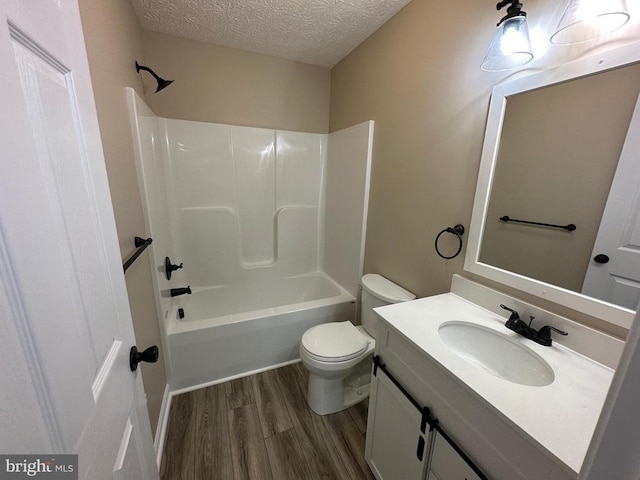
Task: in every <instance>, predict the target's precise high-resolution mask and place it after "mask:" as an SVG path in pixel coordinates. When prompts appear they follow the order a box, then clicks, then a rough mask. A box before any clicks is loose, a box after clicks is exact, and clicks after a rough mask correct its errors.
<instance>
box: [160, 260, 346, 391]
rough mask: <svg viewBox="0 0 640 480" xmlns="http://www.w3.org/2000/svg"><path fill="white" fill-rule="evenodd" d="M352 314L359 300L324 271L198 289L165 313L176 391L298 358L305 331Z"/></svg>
mask: <svg viewBox="0 0 640 480" xmlns="http://www.w3.org/2000/svg"><path fill="white" fill-rule="evenodd" d="M180 308H181V309H183V311H184V318H182V319H180V318H179V315H178V309H180ZM354 317H355V299H354V297H353V296H352V295H351V294H350V293H348V292H347V291H346V290H345V289H343V288H342V287H341V286H340V285H338V284H337V283H336V282H335V281H333V280H332V279H331V278H330V277H329V276H327V275H326V274H324V273H321V272H317V273H314V274H313V275H304V276H297V277H289V278H284V279H279V280H275V281H274V280H264V281H262V282H261V281H254V282H251V283H248V284H245V285H241V286H235V287H233V288H230V287H217V288H203V289H197V288H196V289H193V294H192V295H184V296H181V297H176V298H175V299H174V301H173V303H172V307H171V308H170V309H169V310H168V312H167V318H166V325H167V346H168V352H170V354H169V358H168V360H169V364H170V372H171V377H170V384H171V390H173V391H180V390H185V391H186V390H191V389H194V388H201V387H203V386H206V385H211V384H214V383H218V382H220V381H224V380H229V379H232V378H235V377H239V376H244V375H249V374H251V373H255V372H258V371H261V370H264V369H267V368H271V367H274V366H277V365H282V364H286V363H290V362H292V361H296V360H297V359H298V358H299V354H298V345H299V344H300V339H301V338H302V334H303V333H304V332H305V331H306V330H307V329H309V328H311V327H312V326H314V325H318V324H320V323H327V322H333V321H343V320H353V319H354Z"/></svg>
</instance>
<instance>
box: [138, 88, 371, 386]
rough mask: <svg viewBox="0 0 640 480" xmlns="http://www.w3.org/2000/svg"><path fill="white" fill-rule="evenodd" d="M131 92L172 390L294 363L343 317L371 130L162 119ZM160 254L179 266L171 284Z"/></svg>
mask: <svg viewBox="0 0 640 480" xmlns="http://www.w3.org/2000/svg"><path fill="white" fill-rule="evenodd" d="M128 95H129V101H130V107H131V116H132V125H133V132H134V139H135V141H136V144H137V147H138V155H137V157H138V158H137V167H138V176H139V183H140V187H141V192H142V196H143V205H144V209H145V220H146V223H147V233H148V234H149V235H150V236H152V237H153V239H154V242H153V244H152V246H151V255H150V258H151V261H152V263H153V268H152V271H153V276H154V283H155V287H156V288H155V290H156V292H155V293H156V303H157V307H158V312H159V316H160V318H161V319H162V322H161V323H162V325H161V331H162V332H163V337H164V338H163V341H164V351H165V355H166V356H167V358H168V360H169V361H168V366H169V383H170V386H171V389H172V390H174V391H176V390H181V389H182V390H184V389H191V388H195V387H197V386H202V385H204V384H210V383H215V382H217V381H220V380H222V379H228V378H231V377H234V376H241V375H245V374H248V373H251V372H255V371H258V370H260V369H264V368H268V367H271V366H274V365H278V364H283V363H287V362H290V361H294V360H296V359H297V358H298V344H299V342H300V338H301V336H302V333H304V331H305V330H306V329H308V328H310V327H311V326H313V325H316V324H319V323H324V322H329V321H335V320H347V319H350V320H353V319H354V317H355V300H356V297H357V294H358V282H359V278H360V276H361V275H362V262H363V250H364V233H365V229H366V209H367V201H368V188H369V170H370V156H371V147H372V134H373V122H366V123H364V124H361V125H358V126H355V127H351V128H349V129H345V130H343V131H340V132H336V133H333V134H331V135H322V134H311V133H300V132H289V131H280V130H269V129H261V128H249V127H241V126H231V125H221V124H209V123H201V122H192V121H185V120H172V119H165V118H159V117H156V116H155V115H154V114H153V113H152V112H151V110H149V109H148V107H147V106H146V105H145V104H144V102H143V101H142V100H141V99H140V98H139V97H138V96H137V95H136V94H135V93H134V92H133V90H130V91H129V92H128ZM167 256H168V257H170V258H171V261H172V262H173V263H178V264H179V263H183V264H184V268H182V269H180V270H177V271H175V272H173V274H172V276H171V280H170V281H169V280H167V278H166V276H165V274H164V261H165V257H167ZM187 285H189V286H190V287H191V289H192V291H193V294H192V295H184V296H180V297H173V298H172V297H170V295H168V292H169V290H170V289H171V288H177V287H186V286H187ZM179 309H182V311H183V312H184V318H180V315H179V313H178V310H179Z"/></svg>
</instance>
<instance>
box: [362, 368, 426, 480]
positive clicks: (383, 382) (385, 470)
mask: <svg viewBox="0 0 640 480" xmlns="http://www.w3.org/2000/svg"><path fill="white" fill-rule="evenodd" d="M372 404H373V405H375V408H373V409H371V408H370V410H369V412H370V415H369V420H368V424H367V425H368V427H367V454H368V455H367V461H368V462H369V465H370V467H371V469H372V470H373V472H374V474H375V476H376V477H377V478H378V479H379V480H397V479H403V480H421V479H423V478H424V477H425V472H426V465H427V459H428V447H429V445H430V444H431V441H430V436H429V430H428V429H426V433H423V432H422V431H421V430H420V424H421V422H422V415H421V414H420V412H419V411H418V410H417V409H416V408H415V407H414V406H413V405H412V404H411V402H409V400H407V398H406V397H405V396H404V395H403V394H402V393H401V392H400V390H398V388H397V387H396V386H395V385H394V384H393V383H392V382H391V380H389V379H388V378H387V377H386V376H385V375H382V374H379V375H378V377H377V379H376V384H375V389H374V391H372V395H371V397H370V404H369V405H370V407H371V405H372Z"/></svg>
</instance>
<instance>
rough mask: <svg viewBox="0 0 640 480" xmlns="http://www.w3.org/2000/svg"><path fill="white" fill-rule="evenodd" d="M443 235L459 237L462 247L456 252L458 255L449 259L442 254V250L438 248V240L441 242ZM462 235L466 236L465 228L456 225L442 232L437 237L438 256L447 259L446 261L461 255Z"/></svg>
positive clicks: (455, 254)
mask: <svg viewBox="0 0 640 480" xmlns="http://www.w3.org/2000/svg"><path fill="white" fill-rule="evenodd" d="M443 233H452V234H454V235H455V236H456V237H458V240H459V241H460V245H459V246H458V250H457V251H456V253H454V254H453V255H451V256H450V257H447V256H445V255H443V254H442V253H440V249H439V248H438V240H440V237H441V236H442V234H443ZM462 235H464V226H463V225H460V224H458V225H456V226H455V227H447V228H445V229H444V230H442V231H441V232H440V233H439V234H438V236H437V237H436V253H437V254H438V255H440V256H441V257H442V258H444V259H446V260H451V259H452V258H455V257H457V256H458V255H459V254H460V252H461V251H462Z"/></svg>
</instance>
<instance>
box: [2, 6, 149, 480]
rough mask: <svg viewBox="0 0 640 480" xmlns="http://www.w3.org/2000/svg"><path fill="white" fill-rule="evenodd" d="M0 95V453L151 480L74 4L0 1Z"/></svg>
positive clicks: (86, 474) (105, 475)
mask: <svg viewBox="0 0 640 480" xmlns="http://www.w3.org/2000/svg"><path fill="white" fill-rule="evenodd" d="M105 41H109V39H105ZM0 87H1V88H0V121H1V124H0V165H1V168H0V182H1V183H0V332H1V333H0V452H1V453H3V454H10V453H20V454H27V453H34V454H54V455H55V454H63V453H77V454H78V455H79V457H78V459H79V469H78V470H79V474H80V475H79V478H82V479H84V478H86V479H92V480H99V479H110V478H121V479H127V480H134V479H145V480H146V479H154V478H158V473H157V467H156V465H155V461H154V453H153V446H152V441H151V432H150V428H149V422H148V417H147V409H146V400H145V397H144V392H143V390H142V382H141V379H140V373H139V371H138V372H136V373H132V372H131V371H130V369H129V361H128V357H129V350H130V348H131V346H132V345H134V343H135V339H134V335H133V329H132V323H131V314H130V311H129V306H128V301H127V294H126V287H125V283H124V278H123V273H122V266H121V259H120V253H119V250H118V242H117V238H116V232H115V223H114V219H113V211H112V208H111V202H110V198H109V190H108V185H107V178H106V172H105V165H104V159H103V154H102V147H101V144H100V135H99V131H98V123H97V117H96V113H95V106H94V100H93V93H92V91H91V83H90V79H89V69H88V64H87V59H86V52H85V46H84V40H83V37H82V28H81V24H80V15H79V12H78V7H77V4H76V2H75V1H73V0H0ZM123 95H124V92H123ZM141 347H142V346H141Z"/></svg>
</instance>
